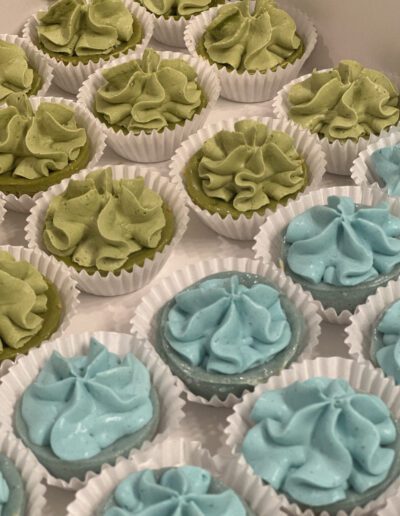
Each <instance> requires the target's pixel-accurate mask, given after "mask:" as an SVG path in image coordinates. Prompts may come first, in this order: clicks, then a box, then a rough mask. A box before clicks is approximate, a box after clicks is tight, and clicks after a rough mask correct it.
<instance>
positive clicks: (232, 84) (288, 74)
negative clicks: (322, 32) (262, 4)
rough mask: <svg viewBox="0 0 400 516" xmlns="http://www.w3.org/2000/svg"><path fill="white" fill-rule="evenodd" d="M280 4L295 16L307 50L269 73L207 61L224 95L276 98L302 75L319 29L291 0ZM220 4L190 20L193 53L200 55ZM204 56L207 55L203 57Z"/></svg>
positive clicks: (188, 42) (188, 35)
mask: <svg viewBox="0 0 400 516" xmlns="http://www.w3.org/2000/svg"><path fill="white" fill-rule="evenodd" d="M279 7H282V8H283V9H284V10H285V11H287V12H288V13H289V14H290V15H291V16H292V17H293V19H294V20H295V22H296V26H297V32H298V34H299V35H300V36H301V38H302V40H303V42H304V46H305V51H304V54H303V55H302V56H301V57H300V58H299V59H296V61H295V62H294V63H289V64H288V65H287V66H286V67H285V68H282V67H279V68H278V69H277V70H275V71H271V70H267V72H266V73H260V72H258V71H257V72H256V73H253V74H252V73H249V72H244V73H238V72H237V71H236V70H232V71H228V69H227V68H226V67H221V68H218V66H217V65H216V64H215V63H214V64H211V63H209V61H208V60H205V59H204V61H205V62H206V63H207V64H208V66H209V67H210V68H211V69H213V70H214V71H215V73H216V74H217V75H218V77H219V79H220V81H221V96H222V97H224V98H226V99H229V100H233V101H235V102H262V101H265V100H270V99H272V98H273V97H274V96H275V95H276V93H277V92H278V91H279V90H280V89H281V88H282V86H283V85H284V84H286V83H287V82H289V81H291V80H292V79H294V78H295V77H297V76H298V74H299V72H300V70H301V68H302V66H303V65H304V63H305V62H306V61H307V59H308V58H309V57H310V55H311V52H312V51H313V50H314V47H315V44H316V42H317V31H316V30H315V27H314V25H313V24H312V23H311V21H310V19H309V18H308V17H307V16H306V15H305V14H304V13H302V12H301V11H299V10H298V9H296V8H294V7H293V5H291V4H289V3H287V4H286V3H284V2H279ZM218 9H220V7H218V6H217V7H213V8H212V9H209V10H208V11H204V12H203V13H201V14H199V15H197V16H194V17H193V18H192V19H191V20H190V22H189V23H188V25H187V27H186V29H185V34H184V39H185V44H186V47H187V49H188V50H189V52H190V54H191V55H192V56H195V57H198V56H199V55H198V53H197V51H196V47H197V44H198V42H199V41H200V38H201V37H202V35H203V34H204V32H205V30H206V28H207V27H208V25H209V24H210V23H211V21H212V20H213V19H214V18H215V16H216V15H217V12H218ZM201 59H203V58H201Z"/></svg>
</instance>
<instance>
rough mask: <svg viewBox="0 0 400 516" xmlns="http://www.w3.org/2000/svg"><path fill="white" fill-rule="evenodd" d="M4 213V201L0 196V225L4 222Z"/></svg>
mask: <svg viewBox="0 0 400 516" xmlns="http://www.w3.org/2000/svg"><path fill="white" fill-rule="evenodd" d="M6 213H7V210H6V201H5V199H3V198H2V197H1V196H0V225H1V224H2V223H3V222H4V217H5V215H6Z"/></svg>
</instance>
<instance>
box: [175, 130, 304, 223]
mask: <svg viewBox="0 0 400 516" xmlns="http://www.w3.org/2000/svg"><path fill="white" fill-rule="evenodd" d="M234 127H235V130H234V131H226V130H223V131H220V132H219V133H217V134H216V135H215V136H213V137H212V138H210V139H209V140H207V141H206V142H205V143H204V144H203V146H202V147H201V149H200V150H199V151H198V152H197V153H196V154H195V155H194V156H193V158H192V159H191V161H190V162H189V165H188V167H187V169H186V171H185V185H186V188H187V190H188V193H189V195H190V196H191V197H192V199H193V200H194V201H195V202H196V203H197V204H199V205H200V206H201V207H204V208H205V209H207V210H208V211H210V212H211V213H215V212H218V213H219V214H220V215H222V216H226V215H227V214H228V213H230V214H231V215H232V216H233V217H234V218H237V217H238V216H239V215H240V214H241V213H244V214H247V215H248V216H251V215H252V214H253V212H255V211H257V212H260V213H263V212H264V211H265V209H266V208H267V207H268V208H273V207H274V206H276V204H277V203H278V202H281V203H282V202H284V201H285V200H287V199H288V198H289V197H292V196H294V195H296V194H297V193H298V192H300V191H301V190H303V189H304V188H305V186H306V185H307V170H306V164H305V161H304V159H303V158H302V157H301V156H300V155H299V153H298V152H297V150H296V148H295V146H294V142H293V139H292V138H291V137H290V136H289V135H288V134H286V133H283V132H281V131H272V130H270V129H269V128H268V127H267V126H266V125H264V124H262V123H260V122H257V121H255V120H242V121H240V122H236V124H235V126H234Z"/></svg>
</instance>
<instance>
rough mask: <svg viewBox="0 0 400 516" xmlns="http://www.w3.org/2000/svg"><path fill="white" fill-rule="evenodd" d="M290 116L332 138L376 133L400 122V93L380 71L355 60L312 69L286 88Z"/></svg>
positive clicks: (346, 137)
mask: <svg viewBox="0 0 400 516" xmlns="http://www.w3.org/2000/svg"><path fill="white" fill-rule="evenodd" d="M288 100H289V105H290V109H289V117H290V118H291V119H292V120H293V121H294V122H296V123H297V124H300V125H302V126H303V127H306V128H307V129H308V130H310V131H311V132H312V133H317V134H319V135H320V136H321V137H327V138H328V139H329V140H330V141H334V140H349V139H350V140H354V141H357V140H359V139H360V138H368V137H369V136H370V135H372V134H375V135H379V134H380V133H381V131H382V130H384V129H387V128H389V127H390V126H392V125H395V124H397V122H398V121H399V114H400V111H399V92H398V90H397V88H396V86H395V85H394V84H393V83H392V82H391V81H390V80H389V79H388V78H387V77H386V76H385V75H384V74H383V73H380V72H377V71H375V70H371V69H369V68H364V67H363V66H362V65H361V64H360V63H358V62H357V61H350V60H348V61H347V60H346V61H341V62H340V63H339V65H338V66H337V67H336V68H333V69H332V70H328V71H322V72H318V71H314V72H313V73H312V74H311V76H310V77H309V78H308V79H306V80H304V81H303V82H300V83H298V84H295V85H294V86H292V88H291V89H290V91H289V96H288Z"/></svg>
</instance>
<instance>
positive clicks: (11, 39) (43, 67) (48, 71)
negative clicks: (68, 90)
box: [0, 34, 53, 97]
mask: <svg viewBox="0 0 400 516" xmlns="http://www.w3.org/2000/svg"><path fill="white" fill-rule="evenodd" d="M0 40H2V41H5V42H6V43H12V44H13V45H17V46H18V47H21V48H22V49H23V50H24V52H25V54H26V56H27V58H28V63H29V66H30V67H31V68H34V69H35V71H36V72H38V74H39V75H40V77H41V79H42V85H41V87H40V89H39V90H38V92H37V93H36V96H37V97H42V96H43V95H46V93H47V91H48V89H49V88H50V85H51V82H52V80H53V69H52V67H51V66H50V65H48V64H47V63H46V62H45V61H43V59H42V58H41V57H40V54H39V52H38V51H37V49H36V48H35V47H34V46H33V45H31V44H30V43H29V42H28V41H27V40H26V39H23V38H19V37H18V36H15V35H14V34H0Z"/></svg>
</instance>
